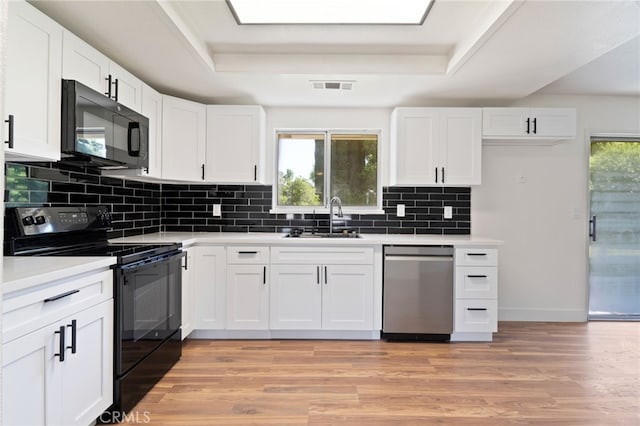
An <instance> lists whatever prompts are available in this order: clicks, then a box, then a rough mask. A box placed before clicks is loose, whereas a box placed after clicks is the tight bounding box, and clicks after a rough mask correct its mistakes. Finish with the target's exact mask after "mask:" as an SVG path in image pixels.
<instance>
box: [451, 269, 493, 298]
mask: <svg viewBox="0 0 640 426" xmlns="http://www.w3.org/2000/svg"><path fill="white" fill-rule="evenodd" d="M455 288H456V292H455V295H456V296H455V297H456V298H458V299H495V298H497V297H498V268H496V267H495V266H458V267H456V275H455Z"/></svg>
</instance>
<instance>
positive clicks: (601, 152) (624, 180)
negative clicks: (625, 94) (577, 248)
mask: <svg viewBox="0 0 640 426" xmlns="http://www.w3.org/2000/svg"><path fill="white" fill-rule="evenodd" d="M589 165H590V182H589V185H590V192H591V229H590V235H591V239H590V245H589V267H590V271H589V318H590V319H640V140H638V141H616V140H592V143H591V157H590V162H589Z"/></svg>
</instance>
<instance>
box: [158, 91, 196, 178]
mask: <svg viewBox="0 0 640 426" xmlns="http://www.w3.org/2000/svg"><path fill="white" fill-rule="evenodd" d="M205 129H206V108H205V106H204V105H202V104H199V103H196V102H191V101H187V100H185V99H180V98H174V97H172V96H166V95H164V96H163V97H162V178H163V179H175V180H190V181H202V180H203V177H204V155H205V138H206V135H205Z"/></svg>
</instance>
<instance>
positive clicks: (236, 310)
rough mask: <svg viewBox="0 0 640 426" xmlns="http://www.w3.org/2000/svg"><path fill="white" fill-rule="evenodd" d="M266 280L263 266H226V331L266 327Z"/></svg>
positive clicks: (264, 266) (267, 308) (265, 267)
mask: <svg viewBox="0 0 640 426" xmlns="http://www.w3.org/2000/svg"><path fill="white" fill-rule="evenodd" d="M268 281H269V277H268V273H267V266H266V265H227V328H228V329H232V330H233V329H245V330H266V329H268V328H269V282H268Z"/></svg>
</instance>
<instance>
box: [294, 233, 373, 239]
mask: <svg viewBox="0 0 640 426" xmlns="http://www.w3.org/2000/svg"><path fill="white" fill-rule="evenodd" d="M283 238H362V236H361V235H360V234H358V233H357V232H348V233H347V232H340V233H338V232H334V233H333V234H330V233H328V232H316V233H311V232H303V233H301V234H291V233H289V234H287V235H285V236H284V237H283Z"/></svg>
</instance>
